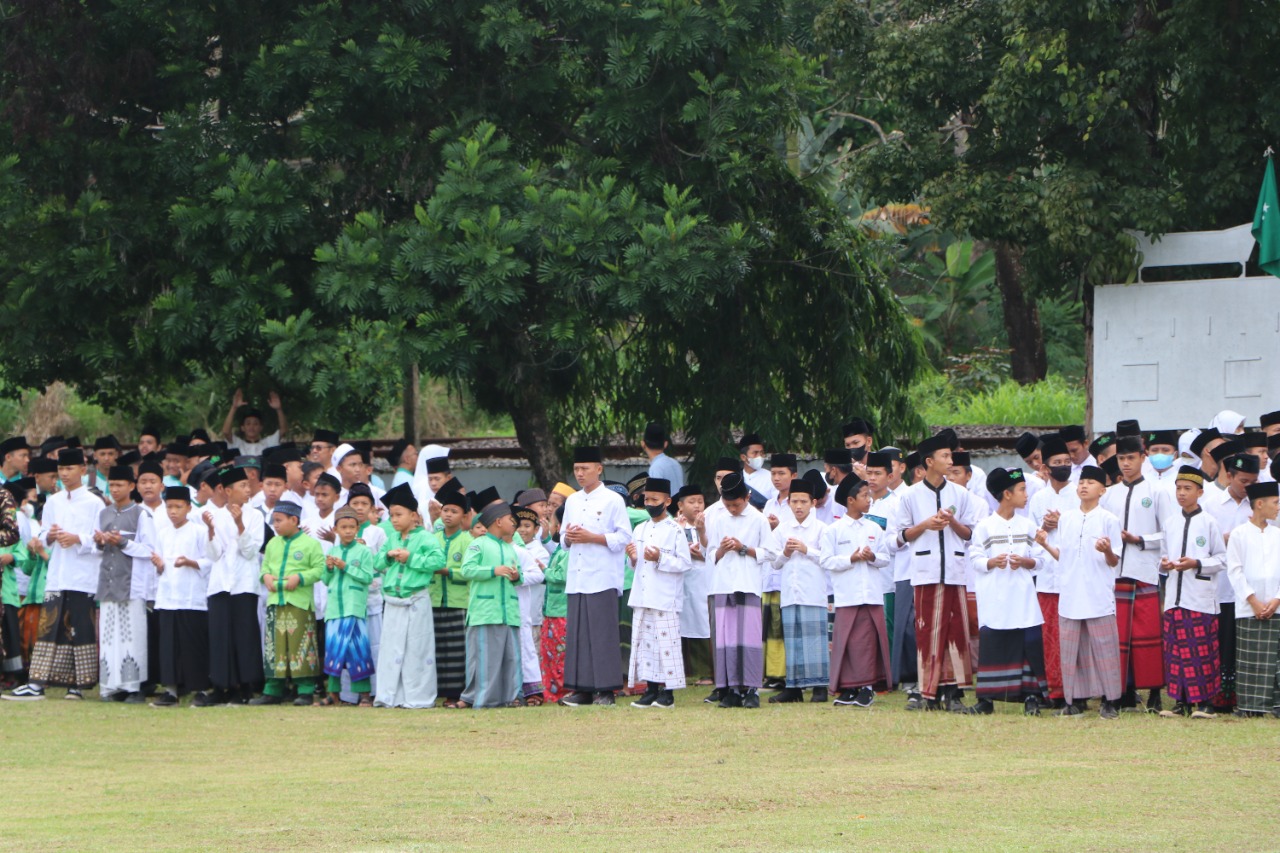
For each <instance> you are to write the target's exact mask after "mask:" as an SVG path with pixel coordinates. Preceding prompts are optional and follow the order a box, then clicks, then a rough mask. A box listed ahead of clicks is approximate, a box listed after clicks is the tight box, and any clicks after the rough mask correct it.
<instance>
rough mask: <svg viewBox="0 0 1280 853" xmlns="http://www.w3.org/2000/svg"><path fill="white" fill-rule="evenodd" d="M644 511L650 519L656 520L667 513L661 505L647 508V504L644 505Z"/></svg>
mask: <svg viewBox="0 0 1280 853" xmlns="http://www.w3.org/2000/svg"><path fill="white" fill-rule="evenodd" d="M644 509H645V512H647V513H649V517H650V518H657V517H658V516H660V515H662V514H663V513H664V512H666V511H667V508H666V507H665V506H663V505H662V504H658V505H657V506H649V505H648V504H645V505H644Z"/></svg>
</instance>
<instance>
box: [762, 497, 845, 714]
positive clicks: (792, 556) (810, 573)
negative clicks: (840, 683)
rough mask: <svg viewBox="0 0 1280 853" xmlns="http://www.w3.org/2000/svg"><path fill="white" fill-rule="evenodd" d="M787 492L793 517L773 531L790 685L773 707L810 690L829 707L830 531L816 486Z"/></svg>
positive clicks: (800, 699) (775, 697)
mask: <svg viewBox="0 0 1280 853" xmlns="http://www.w3.org/2000/svg"><path fill="white" fill-rule="evenodd" d="M783 488H785V489H786V492H787V503H788V506H789V509H790V517H789V518H783V519H781V520H780V521H779V522H778V526H777V528H776V529H775V530H774V531H773V535H774V548H775V549H776V552H777V556H776V557H775V558H774V561H773V573H774V577H775V578H777V581H778V587H779V594H780V596H781V604H782V636H783V642H784V643H785V645H786V679H787V683H786V687H785V688H783V689H782V690H781V691H779V692H778V693H777V694H775V695H773V696H770V697H769V702H770V703H775V704H776V703H779V702H803V701H804V691H805V688H810V687H811V688H813V696H812V697H811V699H810V701H813V702H826V701H827V682H828V681H829V680H830V678H831V670H830V665H831V657H830V651H829V650H828V648H827V576H826V573H825V572H824V571H823V568H822V556H823V555H822V544H823V539H824V538H825V531H826V529H827V526H826V525H825V524H823V523H822V522H821V521H818V519H817V517H816V516H815V515H814V514H813V483H810V482H809V481H808V480H804V479H796V480H792V481H791V482H790V483H789V484H784V486H783ZM779 491H782V489H779Z"/></svg>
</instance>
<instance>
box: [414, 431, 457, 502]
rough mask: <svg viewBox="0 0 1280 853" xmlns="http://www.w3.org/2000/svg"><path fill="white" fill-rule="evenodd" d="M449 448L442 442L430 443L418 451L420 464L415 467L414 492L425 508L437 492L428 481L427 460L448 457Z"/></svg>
mask: <svg viewBox="0 0 1280 853" xmlns="http://www.w3.org/2000/svg"><path fill="white" fill-rule="evenodd" d="M448 456H449V448H447V447H445V446H443V445H440V444H428V445H427V446H425V447H423V448H422V450H421V451H420V452H419V453H418V464H417V465H415V466H414V467H413V486H412V488H413V494H414V497H416V498H417V499H418V504H419V505H420V506H421V507H422V508H423V509H424V510H425V509H426V506H427V504H429V503H431V501H433V500H435V497H436V493H435V492H433V491H431V486H430V485H429V484H428V483H427V460H429V459H440V458H441V457H444V458H448Z"/></svg>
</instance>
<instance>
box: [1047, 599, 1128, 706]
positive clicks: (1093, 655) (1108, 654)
mask: <svg viewBox="0 0 1280 853" xmlns="http://www.w3.org/2000/svg"><path fill="white" fill-rule="evenodd" d="M1058 642H1059V644H1060V646H1061V649H1062V693H1063V698H1065V699H1066V700H1067V701H1068V702H1074V701H1075V700H1077V699H1089V698H1092V697H1094V696H1105V697H1106V698H1107V699H1110V700H1111V701H1112V702H1115V701H1116V700H1118V699H1119V698H1120V694H1121V693H1122V692H1123V691H1124V685H1123V682H1122V680H1121V678H1120V638H1119V636H1117V633H1116V620H1115V619H1114V618H1113V617H1111V616H1099V617H1097V618H1096V619H1068V618H1067V617H1065V616H1061V615H1060V616H1058Z"/></svg>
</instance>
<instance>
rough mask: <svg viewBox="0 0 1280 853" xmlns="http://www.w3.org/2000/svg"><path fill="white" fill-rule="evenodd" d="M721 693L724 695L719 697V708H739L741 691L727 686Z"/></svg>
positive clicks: (740, 705)
mask: <svg viewBox="0 0 1280 853" xmlns="http://www.w3.org/2000/svg"><path fill="white" fill-rule="evenodd" d="M723 693H724V695H722V696H721V697H720V705H719V707H721V708H741V707H742V694H741V693H739V692H738V691H736V690H732V689H729V688H725V689H724V691H723Z"/></svg>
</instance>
